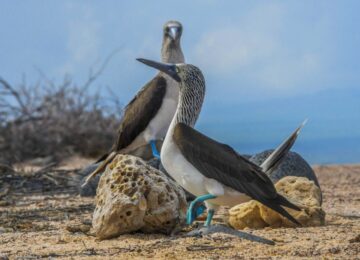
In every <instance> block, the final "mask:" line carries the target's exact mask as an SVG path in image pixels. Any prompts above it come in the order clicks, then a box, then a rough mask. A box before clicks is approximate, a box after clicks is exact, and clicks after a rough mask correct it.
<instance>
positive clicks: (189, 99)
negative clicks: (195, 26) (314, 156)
mask: <svg viewBox="0 0 360 260" xmlns="http://www.w3.org/2000/svg"><path fill="white" fill-rule="evenodd" d="M138 60H139V61H140V62H142V63H144V64H146V65H148V66H151V67H154V68H156V69H158V70H160V71H162V72H164V73H167V74H168V75H169V76H171V77H172V78H173V79H175V80H176V81H177V82H179V84H178V85H177V86H178V87H179V88H180V94H179V102H178V106H177V110H176V112H175V115H174V117H173V119H172V122H171V124H170V127H169V130H168V132H167V134H166V137H165V140H164V143H163V146H162V149H161V162H162V164H163V166H164V168H165V169H166V171H167V172H168V173H169V175H171V177H172V178H173V179H175V180H176V181H177V182H178V183H179V184H180V185H181V186H182V187H183V188H184V189H185V190H187V191H189V192H190V193H192V194H194V195H195V196H197V198H196V199H195V200H194V201H193V202H191V204H190V207H189V209H188V213H187V223H188V224H191V223H192V222H193V221H194V220H195V218H196V215H197V214H198V212H199V211H198V205H199V203H201V202H203V201H205V204H206V207H207V209H208V216H207V220H206V223H205V226H209V225H210V223H211V220H212V217H213V214H214V211H215V209H216V208H217V207H218V206H220V205H226V206H234V205H237V204H240V203H243V202H246V201H249V200H250V199H255V200H257V201H259V202H261V203H262V204H264V205H266V206H267V207H269V208H271V209H273V210H275V211H276V212H278V213H280V214H281V215H283V216H284V217H286V218H288V219H289V220H290V221H292V222H294V223H296V224H299V223H298V222H297V221H296V219H294V218H293V217H292V216H291V215H290V214H289V213H288V212H287V211H286V210H285V209H284V208H283V206H285V207H288V208H291V209H295V210H300V208H299V207H297V206H296V205H294V204H292V203H291V202H289V201H288V200H287V199H286V198H285V197H283V196H282V195H280V194H278V193H277V191H276V189H275V187H274V184H273V183H272V182H271V180H270V179H269V177H268V176H267V175H266V174H265V173H264V171H271V170H272V169H274V167H276V165H277V164H278V163H279V161H280V160H281V158H282V157H283V154H284V153H287V151H288V149H290V147H291V145H292V144H293V142H294V141H295V139H296V136H297V135H298V133H299V130H300V128H299V129H297V130H296V131H295V132H294V134H292V135H291V136H290V138H288V139H287V140H286V141H285V142H284V143H283V144H282V145H280V147H279V148H278V149H276V150H275V151H274V153H273V154H272V155H270V156H269V158H268V160H266V161H265V162H264V163H263V164H262V166H257V165H255V164H254V163H252V162H250V161H249V160H248V159H246V158H244V157H242V156H241V155H239V154H238V153H237V152H236V151H234V150H233V149H232V148H231V147H230V146H228V145H225V144H222V143H219V142H217V141H215V140H213V139H211V138H209V137H207V136H205V135H203V134H202V133H200V132H198V131H196V130H195V129H193V126H194V125H195V122H196V120H197V118H198V116H199V113H200V111H201V107H202V103H203V100H204V96H205V80H204V77H203V74H202V72H201V71H200V70H199V69H198V68H197V67H195V66H193V65H190V64H184V63H181V64H169V63H160V62H155V61H151V60H146V59H138Z"/></svg>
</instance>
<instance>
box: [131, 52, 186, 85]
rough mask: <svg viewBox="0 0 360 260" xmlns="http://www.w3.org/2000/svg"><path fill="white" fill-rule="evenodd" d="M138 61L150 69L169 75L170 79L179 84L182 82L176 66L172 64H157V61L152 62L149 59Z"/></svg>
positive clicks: (139, 59)
mask: <svg viewBox="0 0 360 260" xmlns="http://www.w3.org/2000/svg"><path fill="white" fill-rule="evenodd" d="M136 60H137V61H140V62H142V63H144V64H146V65H148V66H150V67H153V68H155V69H158V70H160V71H162V72H164V73H166V74H167V75H169V76H170V77H172V78H173V79H174V80H176V81H177V82H180V81H181V79H180V77H179V75H178V74H177V72H176V65H175V64H171V63H163V62H157V61H152V60H147V59H141V58H138V59H136Z"/></svg>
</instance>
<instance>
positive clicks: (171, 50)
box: [161, 41, 185, 63]
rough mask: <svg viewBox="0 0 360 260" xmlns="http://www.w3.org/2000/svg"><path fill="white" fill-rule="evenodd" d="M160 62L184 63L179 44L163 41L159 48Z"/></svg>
mask: <svg viewBox="0 0 360 260" xmlns="http://www.w3.org/2000/svg"><path fill="white" fill-rule="evenodd" d="M161 60H162V62H166V63H184V62H185V58H184V54H183V53H182V50H181V46H180V42H178V43H176V42H172V41H165V42H164V43H163V45H162V48H161Z"/></svg>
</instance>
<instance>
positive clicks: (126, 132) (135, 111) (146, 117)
mask: <svg viewBox="0 0 360 260" xmlns="http://www.w3.org/2000/svg"><path fill="white" fill-rule="evenodd" d="M182 28H183V27H182V25H181V23H180V22H177V21H168V22H167V23H165V25H164V28H163V42H162V48H161V59H162V61H163V62H169V63H183V62H184V61H185V59H184V54H183V52H182V50H181V45H180V39H181V35H182ZM177 85H178V83H177V82H176V81H175V80H174V79H173V78H171V77H170V76H169V75H167V74H166V73H163V72H160V73H158V74H157V75H156V76H155V77H154V78H153V79H152V80H151V81H149V82H148V83H147V84H146V85H145V86H144V87H143V88H142V89H141V90H140V91H139V92H138V93H137V94H136V96H135V97H134V98H133V99H132V100H131V101H130V103H129V104H128V105H127V106H126V108H125V111H124V116H123V118H122V121H121V123H120V127H119V130H118V136H117V140H116V142H115V143H114V145H113V147H112V148H111V150H110V152H109V153H107V154H105V155H103V156H102V157H101V158H100V159H99V160H98V161H97V162H96V163H100V165H99V166H98V167H97V169H96V170H95V171H93V172H92V173H91V174H90V175H89V176H88V177H87V178H86V180H85V182H84V184H83V185H82V186H84V185H86V184H87V183H88V182H89V180H90V179H91V178H92V177H93V176H95V175H96V174H98V173H100V172H102V171H103V170H104V169H105V167H106V165H107V164H108V163H109V162H111V161H112V159H113V158H114V157H115V155H116V154H117V153H131V152H132V151H135V150H136V149H138V148H140V147H143V146H145V145H147V144H150V145H151V149H152V153H153V156H154V157H156V158H159V159H160V154H159V152H158V150H157V148H156V140H163V139H164V137H165V135H166V132H167V130H168V128H169V125H170V123H171V120H172V118H173V116H174V114H175V111H176V107H177V102H178V96H179V88H178V87H177Z"/></svg>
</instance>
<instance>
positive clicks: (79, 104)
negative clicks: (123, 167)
mask: <svg viewBox="0 0 360 260" xmlns="http://www.w3.org/2000/svg"><path fill="white" fill-rule="evenodd" d="M103 68H104V67H102V68H101V69H100V70H99V71H97V72H96V73H90V76H89V78H88V80H87V82H86V83H85V84H83V85H82V86H78V85H76V84H74V82H73V81H72V80H71V78H69V77H65V78H64V80H63V82H62V83H61V84H55V83H54V82H53V81H50V80H48V79H46V77H42V80H40V81H39V82H38V83H36V84H34V85H27V84H26V83H25V81H24V82H23V83H22V84H20V85H18V86H13V85H11V84H9V83H8V82H7V81H6V80H4V79H3V78H0V161H2V162H5V163H14V162H18V161H24V160H27V159H32V158H37V157H45V156H52V157H54V159H59V157H64V156H67V155H70V154H74V153H78V154H81V155H84V156H92V157H96V156H99V155H100V154H102V153H103V152H105V151H106V150H108V149H109V148H110V147H111V145H112V142H113V140H114V135H115V133H116V129H117V127H118V125H119V122H120V118H121V114H122V109H121V106H120V104H119V102H118V99H117V98H114V95H113V94H112V95H111V96H112V97H113V98H112V99H106V98H104V97H102V96H100V95H99V92H96V93H93V92H90V91H89V86H90V85H91V84H92V83H93V81H94V80H95V79H96V77H97V76H98V75H99V74H100V72H101V70H102V69H103Z"/></svg>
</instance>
